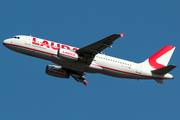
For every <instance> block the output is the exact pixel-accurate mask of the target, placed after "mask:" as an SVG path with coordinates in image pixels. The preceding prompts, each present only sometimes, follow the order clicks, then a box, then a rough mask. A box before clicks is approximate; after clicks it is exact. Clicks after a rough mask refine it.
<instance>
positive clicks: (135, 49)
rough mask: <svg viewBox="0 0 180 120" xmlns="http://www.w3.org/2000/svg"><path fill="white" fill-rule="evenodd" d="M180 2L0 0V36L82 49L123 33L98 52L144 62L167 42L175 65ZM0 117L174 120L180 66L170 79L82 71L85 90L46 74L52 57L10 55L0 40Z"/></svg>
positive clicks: (179, 105)
mask: <svg viewBox="0 0 180 120" xmlns="http://www.w3.org/2000/svg"><path fill="white" fill-rule="evenodd" d="M179 5H180V2H179V1H178V0H172V1H170V0H151V1H149V0H136V1H134V0H123V1H121V0H86V1H85V0H76V1H75V0H66V1H62V0H27V1H25V0H16V1H14V0H1V2H0V15H1V19H0V32H1V34H0V39H1V41H3V40H4V39H7V38H10V37H13V36H15V35H32V36H36V37H39V38H43V39H47V40H51V41H56V42H59V43H64V44H67V45H71V46H75V47H79V48H81V47H84V46H86V45H88V44H91V43H93V42H96V41H97V40H100V39H102V38H104V37H107V36H109V35H111V34H114V33H123V32H124V33H125V35H124V37H123V38H119V39H117V40H116V41H115V42H114V44H113V49H111V48H107V49H106V50H104V51H103V53H105V54H107V55H111V56H115V57H119V58H122V59H126V60H130V61H134V62H142V61H144V60H146V59H147V58H148V57H150V56H151V55H153V54H154V53H155V52H157V51H158V50H160V49H161V48H162V47H164V46H165V45H172V46H176V49H175V52H174V54H173V56H172V59H171V60H170V62H169V64H174V65H177V66H179V59H180V57H179V54H178V53H180V50H179V48H180V42H179V32H180V29H179V28H180V23H179V21H180V15H179V13H180V7H179ZM0 48H1V50H0V54H1V72H0V119H1V120H32V119H33V120H39V119H43V120H52V119H53V120H59V119H61V120H82V119H83V120H92V119H93V120H100V119H103V120H109V119H113V120H119V119H125V120H132V119H133V120H152V119H153V120H160V119H162V120H169V119H173V120H179V119H180V114H179V113H180V102H179V101H180V96H179V92H180V87H179V85H180V76H179V75H178V74H179V67H177V68H175V69H174V70H173V71H171V74H173V75H174V77H175V79H174V80H167V81H164V84H163V85H161V84H158V83H156V82H155V81H154V80H152V81H150V80H147V81H146V80H144V81H143V80H140V81H137V80H129V79H121V78H113V77H109V76H105V75H101V74H88V73H87V74H86V79H87V81H88V82H89V84H88V86H87V87H85V86H84V85H83V84H80V83H77V82H76V81H75V80H73V78H70V79H61V78H55V77H52V76H48V75H46V74H45V68H46V65H48V64H50V65H51V64H53V63H51V62H50V61H45V60H41V59H37V58H33V57H29V56H25V55H22V54H19V53H16V52H13V51H11V50H9V49H7V48H6V47H4V46H3V45H2V44H0Z"/></svg>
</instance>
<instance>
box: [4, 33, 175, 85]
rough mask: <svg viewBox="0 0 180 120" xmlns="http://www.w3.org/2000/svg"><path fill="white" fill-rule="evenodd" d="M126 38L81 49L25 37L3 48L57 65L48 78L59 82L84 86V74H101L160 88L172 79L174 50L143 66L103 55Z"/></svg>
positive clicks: (8, 41)
mask: <svg viewBox="0 0 180 120" xmlns="http://www.w3.org/2000/svg"><path fill="white" fill-rule="evenodd" d="M123 35H124V33H121V34H112V35H110V36H108V37H106V38H104V39H102V40H99V41H97V42H95V43H92V44H90V45H87V46H85V47H82V48H76V47H72V46H69V45H65V44H61V43H56V42H52V41H49V40H45V39H41V38H37V37H32V36H26V35H17V36H14V37H13V38H9V39H6V40H4V41H3V45H4V46H5V47H7V48H9V49H11V50H13V51H16V52H19V53H22V54H25V55H29V56H33V57H37V58H41V59H44V60H49V61H52V62H53V63H55V64H57V65H47V66H46V74H48V75H51V76H54V77H59V78H69V77H70V76H71V77H73V78H74V79H75V80H76V81H77V82H81V83H83V84H84V85H85V86H87V84H88V82H87V81H86V80H85V77H84V75H85V72H87V73H100V74H104V75H108V76H112V77H117V78H127V79H137V80H140V79H143V80H147V79H148V80H149V79H154V80H156V82H158V83H161V84H162V83H163V80H164V79H165V80H166V79H173V75H171V74H169V72H170V71H171V70H172V69H174V68H175V67H176V66H175V65H168V62H169V60H170V58H171V56H172V54H173V52H174V50H175V47H174V46H170V45H166V46H165V47H163V48H162V49H161V50H159V51H158V52H157V53H155V54H154V55H152V56H151V57H149V58H148V59H147V60H145V61H144V62H141V63H135V62H131V61H127V60H123V59H119V58H115V57H111V56H108V55H105V54H103V53H102V51H103V50H104V49H106V48H107V47H110V48H112V46H111V45H112V44H113V42H114V41H115V40H116V39H117V38H119V37H123ZM167 65H168V66H167Z"/></svg>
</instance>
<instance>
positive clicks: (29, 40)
mask: <svg viewBox="0 0 180 120" xmlns="http://www.w3.org/2000/svg"><path fill="white" fill-rule="evenodd" d="M31 38H32V37H31V36H28V37H26V40H25V44H26V45H30V43H31Z"/></svg>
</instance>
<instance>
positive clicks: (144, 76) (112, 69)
mask: <svg viewBox="0 0 180 120" xmlns="http://www.w3.org/2000/svg"><path fill="white" fill-rule="evenodd" d="M91 65H94V66H97V67H101V68H104V69H107V70H111V71H115V72H120V73H125V74H129V75H135V76H141V77H147V78H153V79H160V78H159V77H152V76H147V75H140V74H135V73H130V72H125V71H121V70H117V69H113V68H109V67H105V66H101V65H97V64H94V63H92V64H91ZM161 79H162V78H161Z"/></svg>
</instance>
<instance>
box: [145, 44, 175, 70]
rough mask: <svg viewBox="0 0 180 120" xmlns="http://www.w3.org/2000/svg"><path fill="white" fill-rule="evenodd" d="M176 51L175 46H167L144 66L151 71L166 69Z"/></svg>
mask: <svg viewBox="0 0 180 120" xmlns="http://www.w3.org/2000/svg"><path fill="white" fill-rule="evenodd" d="M174 49H175V47H174V46H170V45H166V46H165V47H163V48H162V49H161V50H159V51H158V52H157V53H155V54H154V55H153V56H151V57H150V58H148V59H147V60H146V61H144V62H143V63H142V64H143V65H146V66H148V67H149V68H150V69H151V70H154V69H159V68H163V67H166V66H167V64H168V63H169V60H170V58H171V56H172V54H173V52H174Z"/></svg>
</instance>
